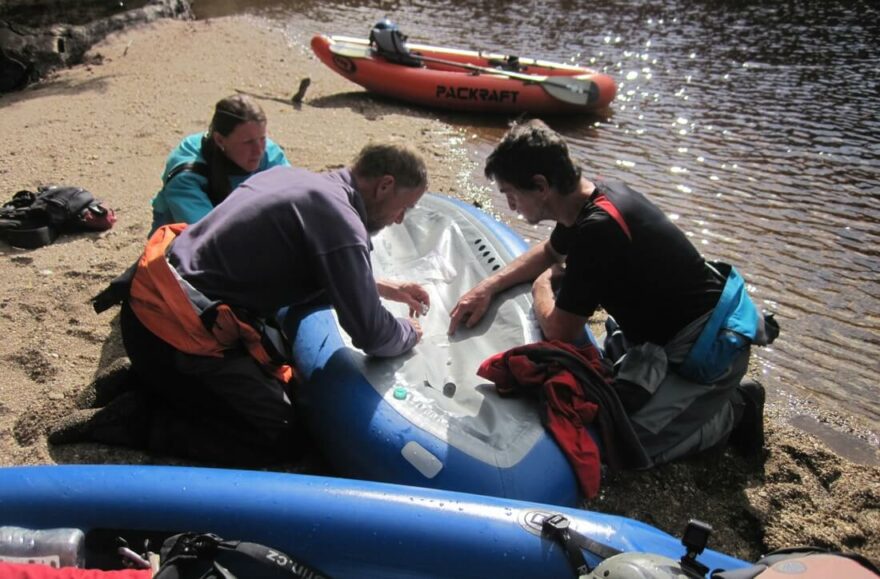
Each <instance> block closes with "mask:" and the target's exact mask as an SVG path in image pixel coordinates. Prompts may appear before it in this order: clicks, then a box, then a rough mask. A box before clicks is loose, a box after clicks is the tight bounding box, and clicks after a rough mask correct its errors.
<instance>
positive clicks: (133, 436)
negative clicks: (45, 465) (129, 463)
mask: <svg viewBox="0 0 880 579" xmlns="http://www.w3.org/2000/svg"><path fill="white" fill-rule="evenodd" d="M149 425H150V409H149V406H148V404H147V400H146V396H144V395H143V394H142V393H141V392H136V391H135V392H126V393H124V394H121V395H119V396H118V397H117V398H115V399H114V400H113V401H111V402H110V403H109V404H108V405H107V406H105V407H104V408H85V409H80V410H74V411H73V412H72V413H70V414H68V415H67V416H65V417H64V418H62V419H61V420H59V421H58V423H56V424H55V425H54V426H53V427H52V429H51V430H50V431H49V443H50V444H71V443H74V442H101V443H104V444H112V445H117V446H128V447H131V448H144V447H145V446H146V443H147V437H148V434H149Z"/></svg>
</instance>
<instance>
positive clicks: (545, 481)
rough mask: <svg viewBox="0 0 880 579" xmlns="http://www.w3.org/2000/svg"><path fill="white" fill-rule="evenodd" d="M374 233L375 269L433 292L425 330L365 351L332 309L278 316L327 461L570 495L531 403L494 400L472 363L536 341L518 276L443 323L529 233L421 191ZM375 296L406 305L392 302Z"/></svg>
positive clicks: (348, 468) (492, 490)
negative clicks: (472, 312) (461, 320)
mask: <svg viewBox="0 0 880 579" xmlns="http://www.w3.org/2000/svg"><path fill="white" fill-rule="evenodd" d="M373 245H374V250H373V255H372V261H373V267H374V270H375V273H376V277H377V278H383V277H385V278H392V279H400V280H409V281H416V282H419V283H421V284H422V285H423V286H424V287H425V288H426V289H427V290H428V291H429V293H430V296H431V308H430V311H429V312H428V313H427V315H426V316H424V317H423V318H422V320H421V323H422V328H423V330H424V335H423V338H422V341H421V343H420V344H419V345H418V346H416V348H415V349H414V350H413V351H412V352H411V353H410V354H408V355H406V356H401V357H399V358H393V359H375V358H369V357H367V356H365V355H364V354H363V353H362V352H360V351H359V350H357V349H355V348H353V347H351V345H350V342H349V340H348V337H347V336H346V335H345V334H344V333H342V332H341V331H340V329H339V328H338V326H337V323H336V319H335V317H334V315H333V313H332V310H328V309H323V310H318V311H313V312H310V313H307V314H305V315H303V314H291V315H289V316H288V319H287V321H286V328H287V331H288V333H289V335H291V336H292V337H294V346H293V356H294V360H295V361H296V364H297V369H298V371H299V372H300V374H301V376H302V377H303V378H304V384H302V386H301V387H300V388H299V398H300V400H299V402H300V403H301V404H303V405H304V406H305V408H306V409H307V410H306V414H307V417H308V418H307V420H308V422H309V428H310V431H311V432H312V434H313V435H314V437H315V439H316V440H317V442H318V444H319V445H320V446H321V448H322V450H323V454H324V455H325V457H326V458H327V460H328V461H329V462H330V463H331V465H332V466H333V468H334V470H335V472H336V473H339V474H340V475H343V476H347V477H352V478H359V479H366V480H375V481H383V482H393V483H400V484H408V485H416V486H424V487H433V488H440V489H448V490H457V491H464V492H471V493H478V494H485V495H492V496H499V497H508V498H514V499H522V500H530V501H539V502H545V503H551V504H559V505H570V506H571V505H576V504H577V501H578V500H579V491H578V487H577V482H576V479H575V476H574V473H573V471H572V469H571V467H570V465H569V463H568V462H567V460H566V458H565V456H564V455H563V454H562V452H561V451H560V449H559V447H558V446H557V445H556V443H555V441H554V440H553V439H552V438H551V437H550V436H549V434H548V433H547V432H546V431H545V429H544V428H543V426H542V425H541V422H540V418H539V416H538V408H537V403H536V402H535V401H534V400H524V399H509V398H508V399H502V398H500V397H499V396H498V395H497V393H496V391H495V387H494V385H492V384H490V383H488V382H486V381H485V380H482V379H481V378H479V377H478V376H477V375H476V371H477V368H478V367H479V365H480V363H481V362H482V361H483V360H485V359H486V358H488V357H490V356H492V355H494V354H496V353H498V352H503V351H505V350H508V349H510V348H512V347H514V346H519V345H522V344H526V343H530V342H534V341H538V340H540V339H541V334H540V328H539V327H538V325H537V322H536V320H535V319H534V315H533V313H532V310H531V292H530V289H531V288H530V287H529V286H528V284H525V285H523V286H520V287H518V288H513V289H511V290H509V291H508V292H507V294H506V295H503V296H501V298H500V299H496V300H495V301H494V303H493V306H492V308H491V309H490V311H489V312H488V313H487V314H486V316H485V318H484V319H483V320H482V321H481V323H480V324H478V325H477V326H475V327H474V328H472V329H466V328H461V329H459V330H458V332H456V334H455V336H453V337H450V336H448V335H447V329H448V326H449V312H450V311H451V310H452V308H453V307H454V306H455V304H456V303H457V301H458V299H459V297H460V296H461V295H462V294H464V293H465V292H466V291H467V290H468V289H470V288H471V287H472V286H474V285H476V283H477V282H479V281H480V280H482V279H484V278H485V277H487V276H489V275H491V273H492V272H493V271H495V270H497V269H498V268H500V267H501V266H503V265H504V264H506V263H509V262H510V261H512V260H513V259H514V258H515V257H517V256H518V255H519V254H520V253H522V252H523V251H524V250H525V249H526V248H527V244H526V243H525V242H524V241H523V239H522V238H521V237H519V236H518V235H517V234H516V233H515V232H513V230H511V229H510V228H508V227H507V226H506V225H504V224H503V223H500V222H499V221H497V220H496V219H494V218H492V217H491V216H489V215H487V214H486V213H484V212H482V211H480V210H479V209H476V208H474V207H472V206H470V205H468V204H466V203H462V202H461V201H457V200H455V199H451V198H447V197H440V196H437V195H426V196H425V197H424V198H423V199H422V200H421V201H420V202H419V204H418V205H417V207H416V208H414V209H412V210H411V211H409V212H407V215H406V219H405V220H404V222H403V223H402V224H401V225H395V226H392V227H388V228H386V229H385V230H383V231H382V232H381V233H380V234H379V235H378V236H376V237H375V238H374V240H373ZM341 282H342V283H344V280H341ZM386 305H387V307H388V308H389V309H390V310H392V312H394V313H396V314H398V315H400V316H405V315H407V313H408V312H407V311H406V309H405V307H404V306H402V304H397V303H392V302H389V303H388V304H386Z"/></svg>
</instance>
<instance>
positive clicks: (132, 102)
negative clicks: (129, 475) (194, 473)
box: [0, 17, 880, 560]
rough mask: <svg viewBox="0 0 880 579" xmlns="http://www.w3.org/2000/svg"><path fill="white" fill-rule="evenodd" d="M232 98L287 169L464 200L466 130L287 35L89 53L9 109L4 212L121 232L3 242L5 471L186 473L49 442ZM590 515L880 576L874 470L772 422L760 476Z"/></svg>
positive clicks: (3, 126) (687, 466) (684, 472)
mask: <svg viewBox="0 0 880 579" xmlns="http://www.w3.org/2000/svg"><path fill="white" fill-rule="evenodd" d="M305 77H309V78H310V79H311V86H310V88H309V90H308V92H307V94H306V97H305V101H304V103H303V104H302V105H301V106H297V107H295V106H293V105H292V104H291V103H290V96H291V95H292V94H293V93H294V92H295V91H296V89H297V87H298V86H299V83H300V80H301V79H303V78H305ZM236 91H240V92H243V93H247V94H250V95H251V96H253V97H255V98H256V99H258V101H259V102H260V104H261V105H262V106H263V108H264V109H265V111H266V114H267V116H268V118H269V133H270V136H271V137H272V138H273V139H274V140H275V141H276V142H277V143H278V144H279V145H280V146H281V147H282V148H283V149H284V150H285V151H286V153H287V156H288V159H289V160H290V161H291V163H293V164H294V165H297V166H301V167H305V168H307V169H311V170H315V171H322V170H326V169H332V168H336V167H340V166H343V165H346V164H347V163H349V161H351V159H352V158H353V156H354V155H355V153H356V152H357V151H358V150H359V149H360V148H361V147H362V146H363V145H364V144H366V143H367V142H369V141H371V140H375V141H382V140H389V139H391V140H396V141H400V142H407V143H410V144H412V145H414V146H415V147H417V148H418V149H419V150H421V151H422V152H423V154H424V155H425V157H426V159H427V162H428V165H429V171H430V180H431V186H430V190H431V191H433V192H436V193H443V194H449V195H458V196H462V192H466V191H471V190H472V185H471V184H470V183H469V182H468V176H469V175H470V173H471V172H472V171H473V168H474V167H473V163H474V161H473V160H472V159H471V158H470V157H469V155H468V153H467V151H466V150H465V149H464V148H463V145H462V143H463V142H466V139H467V137H466V135H465V134H464V133H463V132H462V131H461V129H457V128H453V127H451V126H448V125H444V124H443V123H441V122H439V121H438V120H436V118H435V116H434V115H432V114H431V113H430V112H425V111H420V110H417V109H414V108H410V107H406V106H397V105H393V104H389V103H388V102H387V101H382V100H378V99H373V98H372V97H369V96H368V95H366V93H364V92H362V91H361V90H360V89H359V88H358V87H356V86H355V85H353V84H350V83H348V82H347V81H345V80H344V79H342V78H341V77H339V76H337V75H336V74H334V73H332V72H331V71H329V70H328V69H326V68H325V67H324V66H323V65H321V64H320V63H319V62H318V61H317V60H316V59H315V58H314V57H312V56H311V55H310V54H309V53H308V52H307V51H306V49H304V48H303V47H298V46H291V45H290V44H289V42H288V40H287V39H286V38H285V37H284V35H283V34H282V33H281V32H280V31H277V30H271V29H268V28H267V27H265V26H263V25H261V24H260V23H258V22H255V21H253V20H250V19H247V18H243V17H234V18H223V19H217V20H207V21H196V22H188V21H187V22H184V21H163V22H159V23H156V24H153V25H149V26H146V27H142V28H138V29H134V30H129V31H127V32H124V33H122V34H119V35H114V36H112V37H110V38H108V39H107V40H105V41H104V42H102V43H101V44H99V45H98V46H96V47H94V49H93V50H92V51H91V53H90V55H89V62H88V63H87V64H83V65H80V66H77V67H75V68H72V69H69V70H64V71H60V72H58V73H57V74H55V75H54V76H52V77H51V78H49V79H47V80H45V81H43V82H41V83H39V84H37V85H34V86H31V87H29V88H28V89H26V90H24V91H22V92H18V93H13V94H7V95H2V96H0V134H2V135H4V137H5V138H4V139H2V140H0V159H2V163H0V195H2V197H3V200H4V201H5V200H6V199H8V198H10V197H11V196H12V195H13V194H14V193H15V192H16V191H18V190H20V189H35V188H36V187H37V186H39V185H41V184H50V183H56V184H68V185H78V186H81V187H84V188H86V189H88V190H89V191H91V192H92V193H93V194H94V195H95V196H96V197H98V198H100V199H102V200H103V201H104V202H105V203H106V204H107V205H108V206H110V207H112V208H113V209H114V210H115V211H116V214H117V217H118V222H117V224H116V226H115V227H114V228H113V229H112V230H110V231H108V232H105V233H101V234H98V233H89V234H82V235H75V236H64V237H61V238H59V240H58V241H56V242H55V243H54V244H52V245H50V246H47V247H44V248H40V249H37V250H19V249H15V248H12V247H10V246H8V245H6V244H5V243H2V242H0V335H2V336H3V339H2V342H0V368H2V379H0V465H2V466H10V465H34V464H52V463H59V464H60V463H139V464H168V463H175V462H176V463H177V464H180V462H179V461H169V460H168V459H166V458H164V457H154V456H147V455H144V454H142V453H138V452H134V451H130V450H124V449H118V448H111V447H106V446H101V445H93V444H79V445H69V446H59V447H50V446H49V445H48V444H47V442H46V432H47V429H48V428H49V426H50V425H51V424H52V423H53V422H54V421H55V420H57V419H58V418H59V417H61V416H63V415H65V414H67V413H68V412H69V411H70V410H71V409H73V408H75V407H77V406H78V405H82V404H83V403H84V402H83V400H84V397H83V394H82V391H83V389H84V387H85V386H86V385H87V384H88V383H89V382H90V381H91V380H92V379H93V377H94V376H95V375H96V374H97V373H99V372H101V371H102V370H104V369H105V368H107V367H108V366H110V365H111V364H112V363H114V361H116V360H118V359H119V358H120V357H121V356H123V355H124V352H123V351H122V346H121V343H120V341H119V336H118V325H117V323H116V319H115V313H114V312H113V311H111V312H106V313H104V314H101V315H96V314H95V313H94V312H93V310H92V308H91V304H90V301H89V300H90V298H91V297H92V296H93V295H95V294H96V293H97V292H98V291H99V290H101V289H103V287H104V286H105V285H106V283H107V282H108V281H110V280H111V279H112V278H113V277H115V276H116V275H117V274H119V273H120V272H122V271H123V270H124V269H125V268H126V267H127V266H128V265H129V264H131V263H132V261H133V260H134V259H135V258H136V257H137V256H138V254H139V253H140V252H141V250H142V249H143V243H144V240H145V236H146V234H147V231H148V228H149V225H150V220H151V209H150V199H151V198H152V196H153V195H154V194H155V192H156V190H157V189H158V187H159V185H160V176H161V173H162V169H163V167H164V163H165V158H166V156H167V154H168V152H169V151H170V150H171V148H172V147H173V146H175V145H176V144H177V143H178V142H179V140H180V139H181V138H182V137H183V136H185V135H188V134H190V133H193V132H197V131H202V130H205V128H206V127H207V123H208V120H209V118H210V114H211V110H212V107H213V103H214V102H216V101H217V100H218V99H219V98H222V97H224V96H227V95H229V94H231V93H233V92H236ZM469 194H470V193H466V194H464V197H465V198H468V197H467V195H469ZM585 507H586V508H589V509H593V510H597V511H604V512H610V513H615V514H620V515H624V516H629V517H633V518H636V519H639V520H642V521H645V522H647V523H650V524H653V525H655V526H657V527H659V528H661V529H663V530H665V531H668V532H670V533H673V534H679V533H680V532H681V531H682V530H683V529H684V526H685V524H686V523H687V521H688V519H690V518H697V519H700V520H703V521H705V522H708V523H710V524H711V525H712V526H713V527H714V528H715V533H714V534H713V536H712V539H711V541H710V547H712V548H714V549H717V550H720V551H724V552H727V553H730V554H732V555H735V556H738V557H741V558H744V559H755V558H757V557H758V556H760V555H761V554H762V553H764V552H766V551H769V550H772V549H776V548H779V547H784V546H792V545H800V544H811V545H817V546H821V547H827V548H832V549H840V550H845V551H854V552H857V553H860V554H862V555H865V556H868V557H870V558H872V559H874V560H880V467H877V466H864V465H860V464H856V463H853V462H850V461H848V460H846V459H844V458H841V457H840V456H838V455H837V454H836V453H835V452H833V451H832V450H830V449H829V448H828V447H826V446H825V445H823V443H821V442H820V441H819V440H817V439H815V438H813V437H811V436H809V435H807V434H805V433H803V432H802V431H800V430H797V429H795V428H793V427H791V426H789V425H787V424H786V422H785V420H784V417H783V416H782V415H781V412H780V411H779V410H778V409H774V408H768V410H767V444H766V448H765V456H764V457H763V460H760V461H746V460H744V459H742V458H741V457H738V456H736V455H735V454H733V453H731V452H724V453H720V454H714V455H711V456H704V457H700V458H698V459H695V460H691V461H686V462H682V463H676V464H672V465H667V466H664V467H661V468H656V469H653V470H651V471H648V472H639V473H631V472H625V473H613V474H609V475H608V476H607V477H606V480H605V481H604V490H603V491H602V495H601V496H600V498H599V499H597V500H595V501H593V502H591V503H589V504H587V505H585Z"/></svg>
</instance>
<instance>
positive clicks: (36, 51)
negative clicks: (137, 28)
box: [0, 0, 192, 92]
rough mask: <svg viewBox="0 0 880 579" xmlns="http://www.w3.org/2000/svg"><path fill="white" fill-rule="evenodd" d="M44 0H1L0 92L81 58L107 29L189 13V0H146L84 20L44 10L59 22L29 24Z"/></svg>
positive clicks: (12, 88) (190, 11)
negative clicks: (70, 20) (74, 21)
mask: <svg viewBox="0 0 880 579" xmlns="http://www.w3.org/2000/svg"><path fill="white" fill-rule="evenodd" d="M43 4H44V3H41V2H36V1H25V0H6V2H2V0H0V92H8V91H12V90H17V89H20V88H22V87H24V86H26V85H27V84H28V83H31V82H34V81H36V80H38V79H40V78H43V77H45V76H46V75H47V74H48V73H49V72H51V71H52V70H54V69H56V68H61V67H66V66H72V65H75V64H79V63H81V62H82V61H83V57H84V56H85V54H86V52H87V51H88V50H89V49H90V48H91V47H92V46H93V45H94V44H95V43H97V42H99V41H100V40H102V39H103V38H104V37H105V36H107V35H108V34H110V33H111V32H116V31H118V30H122V29H124V28H127V27H129V26H133V25H136V24H143V23H146V22H152V21H154V20H157V19H159V18H192V10H191V8H190V5H189V3H188V2H187V0H150V1H149V2H147V3H146V4H144V5H143V6H142V7H139V8H134V9H131V10H126V11H124V12H120V13H117V14H113V15H112V16H104V17H98V18H96V19H94V20H90V21H86V22H84V23H82V24H69V23H67V22H65V21H62V20H61V19H63V18H65V15H64V13H63V12H53V11H51V10H45V9H44V10H43V11H42V14H44V15H45V14H47V13H49V14H57V16H55V18H57V19H58V21H57V22H52V23H46V24H42V25H37V26H34V25H31V24H28V22H33V18H32V16H31V14H32V13H33V12H34V8H35V7H39V6H43ZM81 4H85V5H88V3H85V2H83V3H81ZM44 8H45V7H44ZM86 14H88V11H86ZM78 18H79V19H83V16H82V15H81V14H80V15H79V16H78ZM85 18H88V16H86V17H85Z"/></svg>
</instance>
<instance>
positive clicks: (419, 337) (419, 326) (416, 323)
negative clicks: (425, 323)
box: [409, 317, 422, 344]
mask: <svg viewBox="0 0 880 579" xmlns="http://www.w3.org/2000/svg"><path fill="white" fill-rule="evenodd" d="M409 323H410V324H412V327H413V330H415V331H416V336H417V337H416V344H418V343H419V342H421V341H422V324H420V323H419V321H418V320H417V319H415V318H412V317H411V318H410V319H409Z"/></svg>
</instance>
